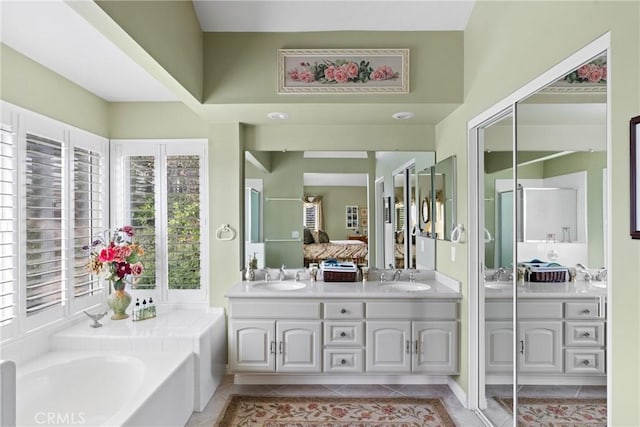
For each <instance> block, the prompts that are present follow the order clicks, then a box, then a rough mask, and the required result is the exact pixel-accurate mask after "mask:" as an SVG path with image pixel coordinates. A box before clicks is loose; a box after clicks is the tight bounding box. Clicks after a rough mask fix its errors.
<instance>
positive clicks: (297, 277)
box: [295, 270, 301, 282]
mask: <svg viewBox="0 0 640 427" xmlns="http://www.w3.org/2000/svg"><path fill="white" fill-rule="evenodd" d="M300 273H301V271H300V270H298V271H296V276H295V281H296V282H299V281H300Z"/></svg>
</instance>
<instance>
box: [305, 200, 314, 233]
mask: <svg viewBox="0 0 640 427" xmlns="http://www.w3.org/2000/svg"><path fill="white" fill-rule="evenodd" d="M303 214H304V218H303V222H304V226H305V228H310V229H312V230H316V204H315V203H305V204H304V208H303Z"/></svg>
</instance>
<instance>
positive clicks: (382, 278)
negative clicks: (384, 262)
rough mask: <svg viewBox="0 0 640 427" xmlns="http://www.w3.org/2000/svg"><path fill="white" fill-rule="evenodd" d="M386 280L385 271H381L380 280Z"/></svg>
mask: <svg viewBox="0 0 640 427" xmlns="http://www.w3.org/2000/svg"><path fill="white" fill-rule="evenodd" d="M384 281H385V275H384V271H383V272H382V273H380V282H384Z"/></svg>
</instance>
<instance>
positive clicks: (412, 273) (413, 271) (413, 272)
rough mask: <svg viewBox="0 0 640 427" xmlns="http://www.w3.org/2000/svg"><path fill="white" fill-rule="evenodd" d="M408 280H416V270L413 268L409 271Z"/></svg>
mask: <svg viewBox="0 0 640 427" xmlns="http://www.w3.org/2000/svg"><path fill="white" fill-rule="evenodd" d="M409 281H410V282H415V281H416V272H415V270H411V271H409Z"/></svg>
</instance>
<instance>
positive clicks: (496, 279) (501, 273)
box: [491, 267, 507, 282]
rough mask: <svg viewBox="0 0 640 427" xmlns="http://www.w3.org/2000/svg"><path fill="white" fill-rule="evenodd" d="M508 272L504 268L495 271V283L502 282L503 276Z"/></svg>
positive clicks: (493, 278) (493, 277)
mask: <svg viewBox="0 0 640 427" xmlns="http://www.w3.org/2000/svg"><path fill="white" fill-rule="evenodd" d="M506 271H507V270H505V269H504V267H500V268H499V269H497V270H496V271H495V273H493V276H492V277H491V279H492V280H493V281H494V282H497V281H498V280H500V277H502V275H503V274H504V273H505V272H506Z"/></svg>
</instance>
